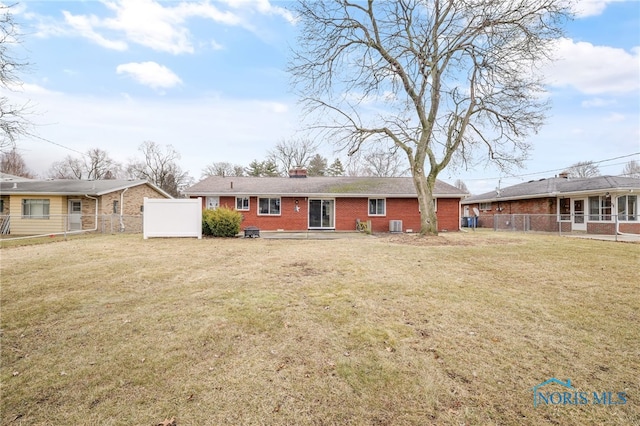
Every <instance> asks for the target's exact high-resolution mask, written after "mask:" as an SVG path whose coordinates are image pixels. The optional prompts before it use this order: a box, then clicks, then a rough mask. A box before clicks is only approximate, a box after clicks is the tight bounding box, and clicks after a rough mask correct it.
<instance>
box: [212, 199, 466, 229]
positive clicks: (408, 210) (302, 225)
mask: <svg viewBox="0 0 640 426" xmlns="http://www.w3.org/2000/svg"><path fill="white" fill-rule="evenodd" d="M296 201H297V204H296ZM280 203H281V204H280V212H281V214H280V215H279V216H265V215H258V214H257V211H258V198H257V197H250V199H249V210H248V211H240V213H242V215H243V218H244V219H243V221H242V228H245V227H248V226H256V227H258V228H260V229H261V230H264V231H275V230H278V229H283V230H286V231H306V230H307V229H308V225H309V199H308V197H282V198H281V200H280ZM205 204H206V197H202V208H203V209H204V208H206V205H205ZM220 206H223V207H229V208H232V209H235V206H236V198H235V196H232V197H229V196H221V197H220ZM296 206H297V207H298V210H297V211H296ZM437 207H438V211H437V216H438V230H439V231H457V230H458V229H459V211H460V200H459V199H457V198H453V199H449V198H441V199H438V201H437ZM356 219H360V220H361V221H368V220H370V221H371V228H372V231H373V232H389V221H390V220H402V228H403V231H406V230H407V229H412V230H413V232H418V231H419V230H420V212H419V210H418V200H417V199H416V198H387V199H386V214H385V215H384V216H369V199H368V198H335V230H336V231H354V230H355V229H356Z"/></svg>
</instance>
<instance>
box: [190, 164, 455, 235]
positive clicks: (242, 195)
mask: <svg viewBox="0 0 640 426" xmlns="http://www.w3.org/2000/svg"><path fill="white" fill-rule="evenodd" d="M183 193H184V194H185V195H186V196H188V197H190V198H196V197H202V199H203V204H202V208H203V209H205V208H216V207H218V206H226V207H229V208H232V209H235V210H237V211H239V212H241V213H242V215H243V217H244V219H243V222H242V227H243V228H246V227H249V226H255V227H257V228H259V229H261V230H265V231H277V230H283V231H308V230H332V231H354V230H355V229H356V223H357V222H358V221H361V222H369V223H370V225H371V231H373V232H389V231H390V230H393V231H397V232H418V231H419V230H420V211H419V206H418V198H417V194H416V190H415V187H414V185H413V180H412V178H409V177H346V176H335V177H334V176H331V177H329V176H313V177H311V176H310V177H307V176H306V173H305V172H304V170H297V171H292V172H291V173H290V177H232V176H227V177H222V176H211V177H208V178H206V179H204V180H202V181H200V182H198V183H196V184H195V185H193V186H191V187H190V188H188V189H186V190H185V191H183ZM466 195H467V193H465V192H464V191H461V190H460V189H458V188H456V187H454V186H452V185H449V184H447V183H445V182H441V181H438V182H437V183H436V186H435V190H434V198H435V201H434V202H435V205H436V212H437V217H438V230H439V231H457V230H459V228H460V200H461V199H462V198H464V197H465V196H466Z"/></svg>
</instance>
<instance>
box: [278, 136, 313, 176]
mask: <svg viewBox="0 0 640 426" xmlns="http://www.w3.org/2000/svg"><path fill="white" fill-rule="evenodd" d="M317 149H318V144H317V143H316V142H313V141H311V140H309V139H292V140H288V141H287V140H282V141H280V142H278V143H277V144H276V147H275V148H274V149H272V150H270V151H269V152H268V157H267V159H268V160H270V161H272V162H273V163H275V164H277V165H278V167H279V168H280V173H281V174H282V175H284V176H286V175H287V174H288V173H289V170H291V169H292V168H294V167H305V168H306V167H308V165H309V161H310V160H311V158H313V156H314V154H315V153H316V151H317Z"/></svg>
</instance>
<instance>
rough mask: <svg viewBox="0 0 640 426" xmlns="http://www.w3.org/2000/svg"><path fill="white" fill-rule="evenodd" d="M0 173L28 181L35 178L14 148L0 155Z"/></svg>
mask: <svg viewBox="0 0 640 426" xmlns="http://www.w3.org/2000/svg"><path fill="white" fill-rule="evenodd" d="M0 172H2V173H7V174H10V175H14V176H21V177H25V178H29V179H33V178H34V177H35V176H34V175H33V173H31V171H29V169H28V168H27V165H26V163H25V162H24V159H23V158H22V155H21V154H20V153H19V152H18V150H17V149H16V148H15V147H14V148H13V149H11V151H8V152H3V153H1V154H0Z"/></svg>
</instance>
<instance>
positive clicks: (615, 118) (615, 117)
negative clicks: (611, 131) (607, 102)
mask: <svg viewBox="0 0 640 426" xmlns="http://www.w3.org/2000/svg"><path fill="white" fill-rule="evenodd" d="M625 119H626V117H625V116H624V114H620V113H617V112H612V113H611V114H609V116H607V117H606V118H605V121H606V122H608V123H620V122H621V121H624V120H625Z"/></svg>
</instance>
